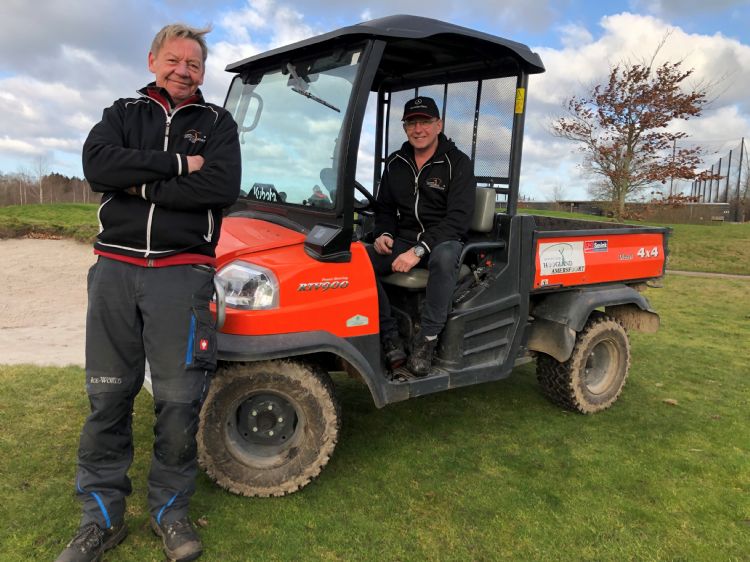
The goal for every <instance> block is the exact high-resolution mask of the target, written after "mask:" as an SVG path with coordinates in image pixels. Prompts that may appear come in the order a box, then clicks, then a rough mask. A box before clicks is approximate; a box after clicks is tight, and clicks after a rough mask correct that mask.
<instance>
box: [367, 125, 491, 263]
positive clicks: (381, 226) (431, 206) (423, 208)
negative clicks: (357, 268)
mask: <svg viewBox="0 0 750 562" xmlns="http://www.w3.org/2000/svg"><path fill="white" fill-rule="evenodd" d="M476 185H477V182H476V178H475V177H474V166H473V165H472V163H471V159H470V158H469V157H468V156H467V155H466V154H464V153H463V152H461V151H460V150H458V149H457V148H456V145H455V144H454V143H453V141H452V140H450V139H448V138H446V136H445V135H444V134H443V133H440V135H439V136H438V147H437V150H436V151H435V154H433V156H432V158H430V159H429V160H428V161H427V162H425V164H424V166H422V169H421V170H417V165H416V163H415V161H414V148H413V147H412V146H411V145H410V144H409V143H408V142H405V143H404V144H403V145H402V147H401V149H400V150H397V151H396V152H394V153H393V154H391V155H390V156H389V157H388V159H387V160H386V164H385V171H384V172H383V178H382V180H381V182H380V187H379V188H378V194H377V202H378V209H377V212H376V215H375V238H377V237H378V236H380V235H381V234H387V235H390V236H391V237H397V238H404V239H406V240H410V241H414V242H415V243H416V242H417V241H419V242H420V243H421V244H422V246H424V247H425V249H426V250H427V251H428V252H431V251H432V249H433V248H434V247H435V246H437V245H438V244H440V243H441V242H445V241H446V240H460V241H464V240H465V238H466V233H467V232H468V230H469V223H470V222H471V217H472V215H473V213H474V197H475V190H476Z"/></svg>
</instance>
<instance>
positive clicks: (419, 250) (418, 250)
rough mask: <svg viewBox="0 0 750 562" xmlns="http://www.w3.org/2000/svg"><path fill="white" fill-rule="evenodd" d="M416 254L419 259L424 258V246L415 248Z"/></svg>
mask: <svg viewBox="0 0 750 562" xmlns="http://www.w3.org/2000/svg"><path fill="white" fill-rule="evenodd" d="M414 253H415V254H416V255H417V257H418V258H421V257H422V256H424V248H423V247H422V246H414Z"/></svg>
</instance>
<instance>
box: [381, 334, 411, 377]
mask: <svg viewBox="0 0 750 562" xmlns="http://www.w3.org/2000/svg"><path fill="white" fill-rule="evenodd" d="M383 352H384V353H385V362H386V364H387V365H388V367H389V368H390V369H391V371H393V370H394V369H398V368H399V367H400V366H401V365H403V364H404V363H405V362H406V351H404V344H403V342H402V341H401V338H400V337H398V335H389V336H386V337H384V338H383Z"/></svg>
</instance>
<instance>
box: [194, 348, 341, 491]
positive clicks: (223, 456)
mask: <svg viewBox="0 0 750 562" xmlns="http://www.w3.org/2000/svg"><path fill="white" fill-rule="evenodd" d="M200 420H201V421H200V427H199V429H198V436H197V440H198V461H199V462H200V465H201V466H202V467H203V468H204V469H205V471H206V473H207V474H208V475H209V477H211V478H212V479H214V480H215V481H216V483H217V484H219V485H220V486H222V487H223V488H226V489H227V490H229V491H230V492H234V493H236V494H241V495H243V496H251V497H253V496H259V497H268V496H283V495H285V494H289V493H291V492H295V491H297V490H299V489H300V488H302V487H304V486H306V485H307V484H309V483H310V481H312V480H313V479H314V478H315V477H316V476H318V475H319V474H320V471H321V470H322V469H323V467H324V466H325V465H326V464H327V463H328V461H329V459H330V458H331V455H332V454H333V451H334V449H335V448H336V443H337V441H338V436H339V428H340V423H341V413H340V408H339V404H338V402H337V400H336V397H335V395H334V390H333V383H332V382H331V379H330V378H329V377H328V375H327V374H326V373H324V372H322V371H317V370H316V369H314V368H311V367H309V366H307V365H303V364H301V363H295V362H291V361H271V362H263V363H237V364H228V365H226V366H225V367H222V368H220V369H219V371H217V373H216V377H215V378H214V380H213V382H212V383H211V388H210V390H209V392H208V396H207V397H206V402H205V404H204V405H203V409H202V410H201V416H200Z"/></svg>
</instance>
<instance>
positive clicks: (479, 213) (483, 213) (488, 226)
mask: <svg viewBox="0 0 750 562" xmlns="http://www.w3.org/2000/svg"><path fill="white" fill-rule="evenodd" d="M494 222H495V190H494V189H492V188H489V187H477V189H476V195H475V197H474V215H473V216H472V217H471V225H470V227H469V228H470V229H471V230H474V231H476V232H491V231H492V227H493V225H494Z"/></svg>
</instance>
